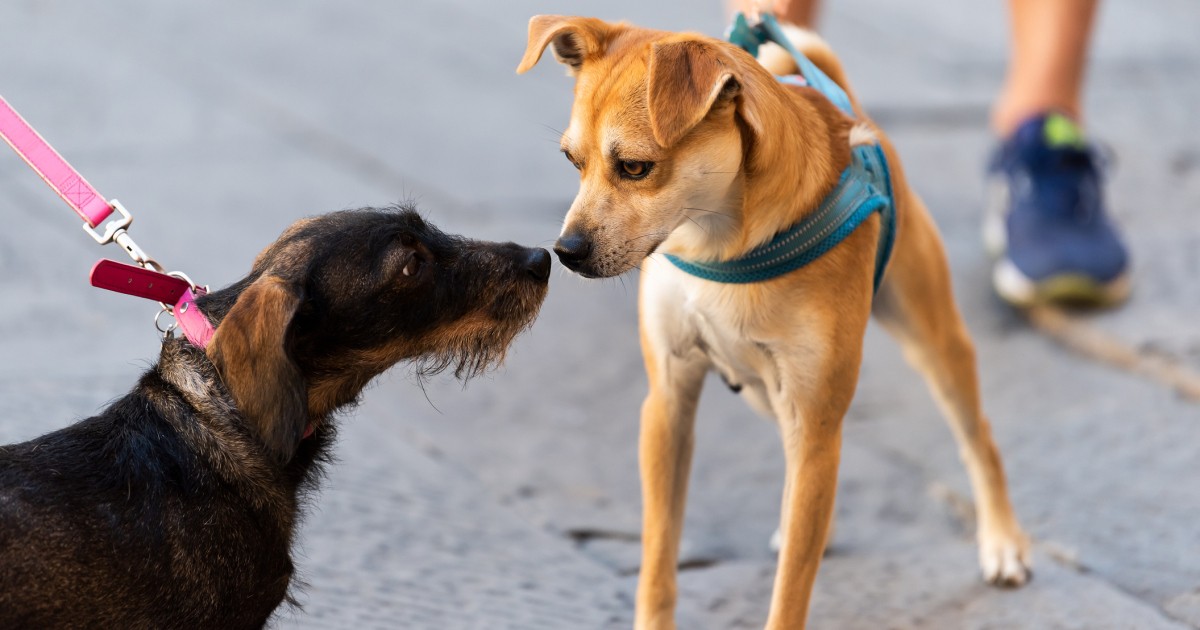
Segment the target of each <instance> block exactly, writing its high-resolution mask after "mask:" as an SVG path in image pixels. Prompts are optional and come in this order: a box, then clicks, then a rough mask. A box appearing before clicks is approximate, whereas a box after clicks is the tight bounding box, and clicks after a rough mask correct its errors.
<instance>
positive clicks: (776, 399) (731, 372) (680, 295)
mask: <svg viewBox="0 0 1200 630" xmlns="http://www.w3.org/2000/svg"><path fill="white" fill-rule="evenodd" d="M642 283H643V288H642V291H643V296H642V308H643V309H645V318H644V325H645V327H646V335H647V341H649V342H650V343H651V344H653V345H655V346H657V347H660V348H661V349H663V350H664V351H665V352H664V353H663V356H668V357H670V359H669V360H670V361H679V362H683V363H689V364H690V363H694V362H702V363H707V365H708V366H710V367H711V369H713V370H715V371H716V372H717V373H718V374H720V375H721V377H722V378H723V379H724V380H725V382H726V384H727V385H729V386H730V388H731V389H734V390H735V391H738V392H739V393H740V394H741V395H742V397H743V398H745V399H746V401H747V402H748V403H749V404H750V406H751V407H753V408H754V410H755V411H756V412H758V413H760V414H762V415H763V416H766V417H771V418H779V417H785V416H787V415H788V414H787V411H786V410H785V409H783V408H781V405H784V404H786V401H787V396H786V392H787V391H788V390H790V389H792V386H793V385H795V383H794V382H789V379H795V378H802V377H803V376H802V375H803V374H805V373H808V372H809V371H810V370H811V368H814V367H816V366H817V365H819V364H820V363H822V362H823V360H824V358H823V352H824V346H825V345H826V344H823V343H821V342H820V341H819V340H818V339H814V338H813V336H812V335H811V334H809V333H808V326H807V325H806V321H807V320H809V319H810V316H811V314H809V313H806V312H805V311H806V309H804V307H803V306H802V304H803V302H802V301H801V300H799V299H797V300H796V301H795V302H794V303H792V304H780V303H778V302H777V301H771V302H768V303H767V304H762V303H758V304H757V307H756V305H755V302H754V301H750V300H746V299H744V297H745V296H743V295H742V293H745V292H746V289H745V287H743V286H739V285H721V284H715V283H711V282H707V281H704V280H701V279H699V278H695V277H693V276H690V275H688V274H686V273H684V272H682V271H680V270H679V269H677V268H676V267H675V266H674V265H672V264H671V263H669V262H667V261H666V260H663V259H661V258H654V259H650V260H647V262H646V265H645V266H644V273H643V276H642Z"/></svg>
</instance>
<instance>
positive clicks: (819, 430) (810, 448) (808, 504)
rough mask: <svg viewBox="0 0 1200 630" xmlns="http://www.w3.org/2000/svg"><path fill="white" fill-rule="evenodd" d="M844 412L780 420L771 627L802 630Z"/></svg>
mask: <svg viewBox="0 0 1200 630" xmlns="http://www.w3.org/2000/svg"><path fill="white" fill-rule="evenodd" d="M851 388H853V383H851ZM851 391H853V390H851ZM844 411H845V410H844V409H843V410H842V412H841V413H838V412H836V411H835V412H833V413H829V414H827V415H826V414H822V415H821V416H820V417H813V418H812V419H810V420H794V419H782V422H783V423H784V426H783V431H782V433H783V440H784V452H785V456H786V458H787V479H786V481H785V485H784V497H783V516H782V519H781V523H780V549H779V569H778V571H777V572H776V574H775V590H774V593H773V595H772V597H771V613H770V617H768V619H767V628H769V629H776V630H784V629H787V630H796V629H802V628H804V624H805V620H806V619H807V617H808V602H809V598H810V596H811V595H812V589H813V582H814V580H815V579H816V575H817V568H818V567H819V566H820V564H821V556H822V554H823V553H824V551H825V542H826V539H827V537H828V535H829V527H830V522H831V520H832V516H833V505H834V496H835V494H836V492H837V472H838V463H839V461H840V459H841V443H842V432H841V425H842V415H843V414H844ZM799 423H803V424H802V425H801V424H799Z"/></svg>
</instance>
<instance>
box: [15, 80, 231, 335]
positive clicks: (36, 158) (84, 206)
mask: <svg viewBox="0 0 1200 630" xmlns="http://www.w3.org/2000/svg"><path fill="white" fill-rule="evenodd" d="M0 137H3V138H4V140H5V142H7V143H8V144H9V146H11V147H12V148H13V150H14V151H16V152H17V155H20V156H21V159H23V160H25V162H26V163H27V164H29V166H30V167H32V168H33V170H34V171H37V174H38V175H40V176H41V178H42V179H43V180H44V181H45V182H46V183H47V184H48V185H49V186H50V187H51V188H53V189H54V192H56V193H58V196H59V197H62V199H63V201H65V202H67V205H68V206H71V209H72V210H74V211H75V213H76V214H78V215H79V217H80V218H81V219H83V221H84V225H83V230H84V231H85V232H87V233H88V234H90V235H91V236H92V238H93V239H95V240H96V242H97V243H99V244H101V245H106V244H108V243H113V242H115V243H117V244H118V245H120V246H121V247H122V248H123V249H124V250H125V252H126V253H127V254H129V256H130V258H132V259H133V260H134V262H136V263H137V264H138V265H139V266H136V267H135V266H133V265H127V264H123V263H119V262H116V261H115V260H107V259H105V260H101V261H99V262H97V263H96V265H95V266H93V267H92V272H91V276H90V277H91V282H92V286H94V287H100V288H102V289H108V290H110V291H116V292H117V293H124V294H126V295H133V296H137V297H141V298H146V299H150V300H155V301H157V302H159V303H161V304H162V310H161V311H159V312H158V314H157V315H155V318H154V320H155V326H156V327H157V326H158V318H159V317H160V316H161V315H162V314H163V313H167V314H169V315H172V316H174V317H175V323H176V325H178V326H179V328H180V329H182V330H183V334H184V336H185V337H187V339H188V341H190V342H192V344H193V345H195V346H196V347H198V348H204V347H206V346H207V345H208V342H209V341H210V340H211V339H212V336H213V332H214V330H213V326H212V323H210V322H209V321H208V318H207V317H205V316H204V314H203V313H201V312H200V309H198V308H196V298H198V297H200V296H201V295H204V294H205V293H206V292H207V289H206V288H204V287H198V286H196V285H195V284H194V283H193V282H192V281H191V280H190V279H189V278H188V277H187V276H186V275H184V274H182V273H180V272H177V271H173V272H171V273H164V272H163V267H162V265H160V264H158V262H157V261H155V260H154V259H153V258H151V257H150V256H148V255H146V252H144V251H142V249H141V248H140V247H138V246H137V244H136V243H134V242H133V238H132V237H130V236H129V232H128V228H129V226H130V225H131V224H132V223H133V215H131V214H129V211H128V210H126V209H125V208H124V206H122V205H121V203H120V202H119V201H117V200H116V199H113V200H112V201H105V199H104V197H102V196H101V195H100V193H98V192H96V189H95V188H92V186H91V184H89V183H87V180H85V179H84V178H83V177H82V176H81V175H80V174H79V173H78V172H77V171H76V170H75V169H73V168H71V165H70V164H67V161H66V160H64V159H63V158H62V156H61V155H59V154H58V152H57V151H55V150H54V148H53V147H51V146H50V144H49V143H47V142H46V141H45V139H43V138H42V136H41V135H39V134H38V132H37V131H35V130H34V129H33V127H31V126H30V125H29V123H27V122H25V119H24V118H22V117H21V115H20V114H18V113H17V111H16V110H15V109H13V108H12V106H11V105H9V104H8V101H6V100H4V98H3V97H0ZM113 212H116V213H118V214H119V215H120V217H119V218H117V219H114V220H112V221H110V222H108V223H107V224H105V225H104V227H103V229H102V230H101V231H100V232H97V231H96V228H98V227H100V225H101V224H102V223H104V221H106V220H107V219H108V218H109V217H110V216H112V214H113ZM173 328H174V325H173V326H171V327H169V328H167V329H166V330H162V329H160V330H162V332H163V334H164V336H165V335H166V334H167V333H169V332H170V331H171V330H172V329H173Z"/></svg>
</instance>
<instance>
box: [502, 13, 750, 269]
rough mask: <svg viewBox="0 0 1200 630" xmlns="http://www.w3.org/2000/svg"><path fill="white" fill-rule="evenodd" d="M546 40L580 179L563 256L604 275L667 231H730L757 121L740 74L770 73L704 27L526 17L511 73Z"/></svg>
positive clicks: (569, 152) (716, 239)
mask: <svg viewBox="0 0 1200 630" xmlns="http://www.w3.org/2000/svg"><path fill="white" fill-rule="evenodd" d="M547 46H550V47H551V49H552V50H553V52H554V56H555V57H556V58H557V59H558V61H559V62H561V63H563V64H564V65H566V66H567V67H568V71H569V73H570V74H571V75H572V76H574V77H575V80H576V83H575V103H574V106H573V107H572V111H571V122H570V125H569V126H568V127H567V130H566V132H564V133H563V137H562V150H563V153H564V154H566V156H567V159H568V160H570V161H571V163H572V164H574V165H575V167H576V168H578V169H579V172H580V186H579V194H578V195H577V196H576V197H575V201H574V203H572V204H571V209H570V211H569V212H568V213H567V217H566V220H565V222H564V225H563V230H562V234H561V235H560V237H559V239H558V242H557V243H556V244H555V247H554V250H555V252H556V253H557V254H558V257H559V259H560V260H561V261H562V262H563V264H564V265H566V266H567V267H569V268H570V269H572V270H573V271H576V272H578V273H580V274H582V275H584V276H587V277H611V276H616V275H619V274H621V273H624V272H625V271H628V270H629V269H631V268H632V267H635V266H636V265H638V264H639V263H640V262H641V261H642V259H643V258H645V257H646V256H647V255H649V254H650V253H651V252H653V251H655V249H656V248H658V247H659V246H660V245H661V244H663V243H664V241H667V240H668V239H672V243H674V242H676V241H679V242H697V239H698V240H699V241H701V242H708V244H710V245H718V246H719V245H720V241H722V240H726V239H730V238H732V237H733V236H734V232H735V226H736V225H737V221H736V215H737V213H738V212H740V200H741V181H742V177H741V171H742V163H743V153H744V151H745V142H747V141H748V137H747V134H751V135H752V134H753V133H754V129H755V128H757V127H758V124H757V121H756V120H755V117H754V113H753V111H752V109H753V108H752V107H751V106H750V101H751V98H750V97H751V95H750V94H749V91H748V90H747V89H746V88H747V81H751V82H755V83H757V82H758V81H761V80H764V77H765V80H767V81H773V80H772V79H771V77H770V75H769V74H767V73H766V71H765V70H763V69H762V68H760V67H758V65H757V64H756V63H755V62H754V60H753V58H752V57H750V56H749V55H748V54H746V53H744V52H742V51H741V50H740V49H738V48H736V47H734V46H730V45H728V44H725V43H724V42H720V41H717V40H714V39H711V38H707V37H703V36H700V35H694V34H676V33H667V32H662V31H651V30H647V29H640V28H635V27H631V26H628V25H625V24H609V23H607V22H603V21H601V20H597V19H594V18H580V17H563V16H548V15H539V16H536V17H534V18H533V19H532V20H530V22H529V44H528V48H527V49H526V50H525V57H524V59H522V60H521V65H520V66H519V67H518V68H517V72H519V73H520V72H525V71H526V70H528V69H530V68H532V67H533V66H534V65H535V64H537V62H538V60H539V59H540V58H541V56H542V53H543V51H544V50H545V49H546V47H547ZM750 66H753V67H754V68H755V70H751V69H750ZM750 75H753V76H750ZM688 236H691V237H696V238H687V237H688ZM674 237H678V238H674ZM676 249H678V248H676Z"/></svg>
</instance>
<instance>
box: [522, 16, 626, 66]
mask: <svg viewBox="0 0 1200 630" xmlns="http://www.w3.org/2000/svg"><path fill="white" fill-rule="evenodd" d="M610 31H611V26H610V25H609V24H608V23H607V22H604V21H603V20H598V19H596V18H585V17H572V16H566V15H535V16H533V17H532V18H530V19H529V43H528V44H526V47H525V56H524V57H523V58H522V59H521V65H519V66H517V74H523V73H524V72H525V71H527V70H529V69H530V68H532V67H534V66H536V65H537V62H538V60H539V59H541V58H542V53H543V52H545V50H546V46H549V45H551V44H552V43H553V48H552V50H553V51H554V57H555V58H556V59H558V61H559V63H561V64H563V65H565V66H567V69H568V72H570V74H571V75H572V76H575V75H576V74H577V73H578V72H579V69H580V68H582V67H583V62H584V61H585V60H587V58H588V57H590V56H592V55H595V54H597V53H599V52H601V51H602V50H603V49H604V43H605V41H606V40H607V39H608V36H609V33H610Z"/></svg>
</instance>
